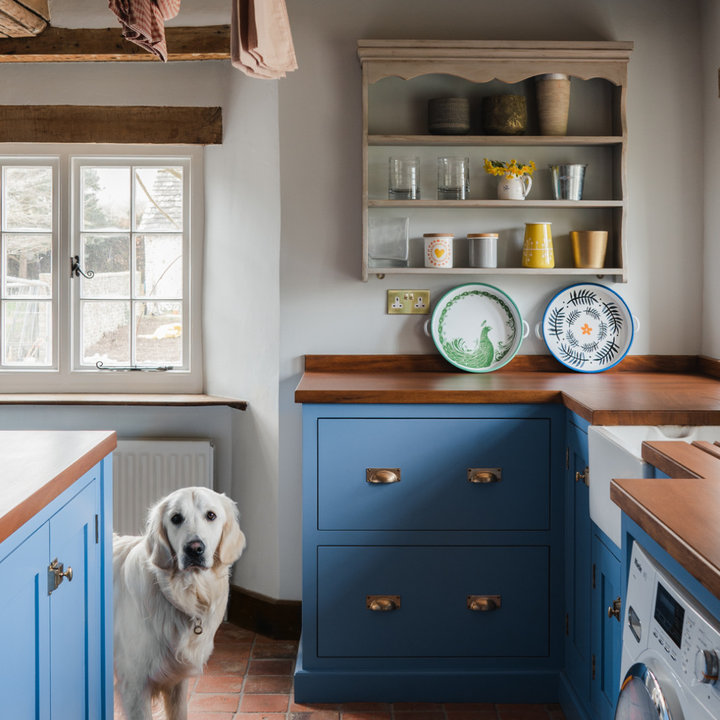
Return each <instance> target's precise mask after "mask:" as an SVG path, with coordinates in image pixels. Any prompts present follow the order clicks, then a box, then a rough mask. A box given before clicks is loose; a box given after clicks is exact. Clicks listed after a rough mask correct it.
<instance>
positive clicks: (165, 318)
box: [135, 302, 183, 367]
mask: <svg viewBox="0 0 720 720" xmlns="http://www.w3.org/2000/svg"><path fill="white" fill-rule="evenodd" d="M135 327H136V332H137V336H136V337H137V344H136V346H135V355H136V360H135V361H136V363H137V364H138V365H150V366H153V367H159V366H163V365H182V330H183V324H182V305H181V304H180V303H154V302H145V303H135Z"/></svg>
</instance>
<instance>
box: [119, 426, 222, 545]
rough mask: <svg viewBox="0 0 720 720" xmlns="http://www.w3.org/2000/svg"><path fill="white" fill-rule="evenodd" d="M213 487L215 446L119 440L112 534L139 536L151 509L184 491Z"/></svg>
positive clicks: (193, 441)
mask: <svg viewBox="0 0 720 720" xmlns="http://www.w3.org/2000/svg"><path fill="white" fill-rule="evenodd" d="M194 485H201V486H203V487H209V488H212V487H213V445H212V441H210V440H208V439H203V438H181V439H167V440H166V439H146V440H118V443H117V450H116V451H115V453H114V455H113V530H114V532H116V533H118V534H119V535H140V534H142V533H143V531H144V528H145V519H146V517H147V511H148V508H149V507H150V506H151V505H153V504H154V503H155V502H156V501H157V500H159V499H160V498H162V497H164V496H165V495H167V494H168V493H171V492H172V491H173V490H177V489H178V488H181V487H190V486H194Z"/></svg>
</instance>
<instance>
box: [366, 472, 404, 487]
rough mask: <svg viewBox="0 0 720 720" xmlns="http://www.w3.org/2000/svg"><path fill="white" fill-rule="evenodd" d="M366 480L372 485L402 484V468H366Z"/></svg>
mask: <svg viewBox="0 0 720 720" xmlns="http://www.w3.org/2000/svg"><path fill="white" fill-rule="evenodd" d="M365 480H366V481H367V482H369V483H370V484H372V485H390V484H392V483H396V482H400V468H365Z"/></svg>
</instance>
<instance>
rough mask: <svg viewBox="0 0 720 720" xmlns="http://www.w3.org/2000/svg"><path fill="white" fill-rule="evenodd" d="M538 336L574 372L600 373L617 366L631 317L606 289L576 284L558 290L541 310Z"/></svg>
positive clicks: (628, 341)
mask: <svg viewBox="0 0 720 720" xmlns="http://www.w3.org/2000/svg"><path fill="white" fill-rule="evenodd" d="M542 335H543V339H544V340H545V344H546V345H547V347H548V350H550V352H551V353H552V354H553V355H554V356H555V358H556V359H557V360H558V361H559V362H561V363H562V364H563V365H565V366H566V367H568V368H570V369H571V370H576V371H577V372H586V373H595V372H602V371H603V370H607V369H608V368H611V367H613V366H614V365H617V364H618V363H619V362H620V361H621V360H622V359H623V358H624V357H625V355H627V353H628V350H630V345H632V341H633V335H634V326H633V317H632V315H631V314H630V310H629V308H628V306H627V305H626V303H625V301H624V300H623V299H622V298H621V297H620V296H619V295H618V294H617V293H616V292H615V291H614V290H610V288H607V287H605V286H604V285H598V284H597V283H580V284H578V285H570V287H566V288H565V289H564V290H561V291H560V292H559V293H558V294H557V295H556V296H555V297H554V298H553V299H552V300H551V301H550V302H549V303H548V306H547V308H546V309H545V315H543V321H542Z"/></svg>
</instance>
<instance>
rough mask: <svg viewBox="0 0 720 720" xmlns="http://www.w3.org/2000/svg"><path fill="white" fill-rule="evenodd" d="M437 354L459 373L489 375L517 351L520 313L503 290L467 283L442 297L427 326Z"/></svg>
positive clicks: (521, 324) (519, 333) (521, 322)
mask: <svg viewBox="0 0 720 720" xmlns="http://www.w3.org/2000/svg"><path fill="white" fill-rule="evenodd" d="M430 331H431V335H432V339H433V341H434V342H435V345H436V347H437V349H438V350H439V351H440V354H441V355H442V356H443V357H444V358H445V359H446V360H447V361H448V362H451V363H452V364H453V365H455V366H456V367H459V368H460V369H461V370H467V371H468V372H475V373H484V372H492V371H493V370H497V369H498V368H501V367H502V366H503V365H505V364H506V363H508V362H510V360H512V359H513V357H514V356H515V353H517V351H518V349H519V348H520V343H521V342H522V340H523V337H524V324H523V320H522V317H521V316H520V311H519V310H518V308H517V305H515V303H514V302H513V301H512V299H511V298H510V297H509V296H508V295H506V294H505V293H504V292H503V291H502V290H498V288H496V287H493V286H492V285H486V284H485V283H470V284H467V285H460V286H459V287H456V288H453V289H452V290H450V291H449V292H448V293H446V294H445V295H443V297H442V298H441V299H440V301H439V302H438V304H437V305H436V306H435V310H434V311H433V315H432V320H431V323H430Z"/></svg>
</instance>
